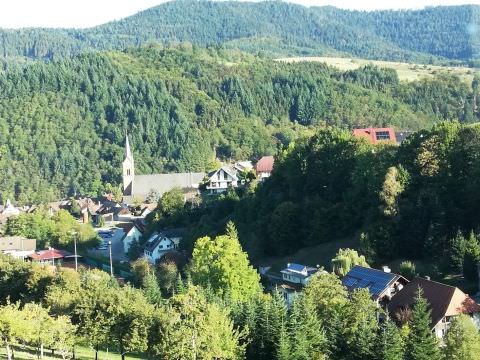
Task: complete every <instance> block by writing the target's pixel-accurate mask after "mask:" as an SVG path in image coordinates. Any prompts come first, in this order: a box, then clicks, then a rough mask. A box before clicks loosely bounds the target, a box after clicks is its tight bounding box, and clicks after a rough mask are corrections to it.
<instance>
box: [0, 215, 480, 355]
mask: <svg viewBox="0 0 480 360" xmlns="http://www.w3.org/2000/svg"><path fill="white" fill-rule="evenodd" d="M133 271H134V272H135V278H134V283H133V285H135V286H133V285H132V284H126V285H119V283H118V282H117V281H116V279H114V278H111V277H110V276H109V275H108V274H107V273H105V272H101V271H98V270H81V271H80V272H76V271H73V270H71V269H65V268H57V269H56V270H55V271H52V269H51V268H49V267H45V266H42V265H38V264H31V263H25V262H22V261H19V260H14V259H13V258H11V257H8V256H5V255H1V256H0V275H1V276H0V302H1V305H0V336H2V342H3V346H4V347H5V348H6V353H7V358H8V359H9V360H11V359H12V358H13V356H14V355H15V352H16V350H17V349H18V345H19V344H20V343H21V344H22V347H25V345H29V346H31V347H33V348H35V349H37V354H38V356H39V358H42V357H43V355H44V349H51V350H53V351H57V353H60V354H61V355H62V357H63V358H64V359H65V358H71V356H72V353H73V351H74V349H75V346H76V345H77V346H78V345H82V346H88V347H90V348H92V349H93V350H94V351H95V352H96V353H97V354H98V351H99V350H101V349H105V348H107V347H108V349H110V350H115V351H117V352H118V353H119V354H120V355H121V357H122V359H125V357H126V355H127V354H131V353H134V354H137V355H140V356H141V357H142V358H149V359H167V360H168V359H178V360H180V359H182V360H183V359H190V358H194V359H195V358H197V359H206V360H213V359H231V360H233V359H247V360H287V359H288V360H292V359H293V360H307V359H331V360H347V359H352V360H357V359H358V360H423V359H426V358H428V359H431V360H443V359H453V358H462V359H478V354H479V352H478V350H479V344H480V342H479V334H478V332H477V330H476V329H475V326H474V324H473V322H472V320H471V319H470V318H469V317H467V316H463V315H462V316H460V317H458V318H456V319H454V320H453V321H452V325H451V328H450V331H449V332H448V333H447V336H446V341H445V345H446V346H445V347H443V348H440V347H439V344H438V342H437V340H436V338H435V336H434V334H433V333H432V332H431V329H430V311H429V309H428V303H427V302H426V301H425V300H424V299H423V297H422V294H421V292H419V294H418V298H417V300H416V303H415V304H414V306H413V308H412V309H411V310H412V311H411V313H410V316H408V317H404V318H403V319H402V321H400V319H397V320H399V321H398V323H396V322H394V319H391V318H389V317H386V316H385V315H386V314H385V313H384V312H383V310H382V309H381V308H379V307H378V306H377V304H376V303H375V302H374V301H373V300H372V299H371V296H370V294H369V292H368V290H366V289H362V290H359V291H356V292H354V293H353V294H350V295H348V294H347V292H346V289H345V288H344V287H343V286H342V283H341V281H340V279H339V278H338V277H337V276H336V275H335V274H333V273H332V274H330V273H327V272H324V271H319V272H318V273H317V274H316V275H315V276H313V278H312V279H311V281H310V282H309V284H308V285H307V287H306V288H305V291H304V293H303V294H299V295H298V296H297V297H296V298H295V300H294V302H293V305H292V307H291V308H290V309H287V307H286V304H285V302H284V300H283V298H282V297H281V296H280V295H279V294H274V295H273V296H271V295H269V294H263V293H262V289H261V285H260V283H259V276H258V274H257V272H256V271H255V270H254V269H253V268H252V267H251V266H250V265H249V262H248V258H247V256H246V254H245V253H244V252H243V251H242V249H241V247H240V244H239V241H238V238H237V235H236V232H235V228H234V227H233V226H232V225H231V224H230V225H228V229H227V234H226V235H222V236H218V237H216V238H214V239H211V238H208V237H205V238H202V239H199V240H198V241H197V242H196V245H195V248H194V251H193V257H192V260H191V263H190V264H189V266H188V267H187V268H186V269H185V270H184V271H183V275H180V273H179V271H178V268H176V267H175V264H174V263H161V264H159V265H158V266H157V267H155V268H153V267H151V266H150V265H149V264H148V262H147V261H146V260H144V259H143V260H139V261H137V262H136V263H134V264H133ZM379 318H382V319H383V321H381V322H379V321H378V319H379ZM96 358H97V355H96Z"/></svg>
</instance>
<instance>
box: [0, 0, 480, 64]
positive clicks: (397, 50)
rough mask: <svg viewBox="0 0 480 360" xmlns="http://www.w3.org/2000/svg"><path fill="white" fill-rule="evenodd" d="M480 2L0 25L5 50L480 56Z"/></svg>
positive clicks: (176, 5)
mask: <svg viewBox="0 0 480 360" xmlns="http://www.w3.org/2000/svg"><path fill="white" fill-rule="evenodd" d="M479 13H480V11H479V7H478V6H449V7H432V8H428V9H424V10H405V11H375V12H359V11H349V10H341V9H336V8H333V7H311V8H307V7H303V6H300V5H295V4H289V3H285V2H280V1H268V2H259V3H248V2H210V1H191V0H179V1H171V2H168V3H165V4H162V5H159V6H157V7H153V8H151V9H148V10H146V11H143V12H140V13H138V14H136V15H133V16H130V17H128V18H126V19H123V20H121V21H114V22H111V23H107V24H104V25H101V26H97V27H94V28H90V29H83V30H74V29H58V30H56V29H21V30H3V31H0V44H1V45H2V46H1V47H0V55H3V57H17V56H24V57H29V58H44V59H53V58H59V57H65V56H71V55H75V54H79V53H81V52H84V51H88V50H95V49H96V50H111V49H125V48H127V47H132V46H138V45H142V44H146V43H152V42H158V43H163V44H170V43H175V42H177V43H178V42H184V41H188V42H191V43H194V44H197V45H203V46H205V45H213V44H217V45H218V44H225V45H226V46H229V47H232V48H237V49H241V50H246V51H249V52H252V53H258V52H261V53H264V54H267V55H274V56H278V55H308V54H314V55H317V56H318V55H321V54H349V55H351V56H356V57H366V58H370V59H387V60H400V61H415V62H424V63H425V62H430V63H431V62H435V61H437V60H438V59H450V60H460V61H463V62H472V63H474V62H475V61H478V60H479V58H478V55H479V50H480V49H479V48H478V32H476V31H474V30H472V29H474V27H475V25H476V24H478V23H479V21H480V19H479V18H480V15H479Z"/></svg>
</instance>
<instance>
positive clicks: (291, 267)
mask: <svg viewBox="0 0 480 360" xmlns="http://www.w3.org/2000/svg"><path fill="white" fill-rule="evenodd" d="M287 270H291V271H296V272H302V271H304V270H305V265H300V264H288V266H287Z"/></svg>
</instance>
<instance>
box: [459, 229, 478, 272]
mask: <svg viewBox="0 0 480 360" xmlns="http://www.w3.org/2000/svg"><path fill="white" fill-rule="evenodd" d="M479 261H480V244H479V243H478V239H477V237H476V236H475V234H474V233H473V231H472V232H470V235H469V236H468V238H467V239H466V242H465V257H464V260H463V276H464V277H465V279H468V280H471V281H476V280H477V279H478V269H477V266H478V263H479Z"/></svg>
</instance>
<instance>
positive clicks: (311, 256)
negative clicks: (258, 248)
mask: <svg viewBox="0 0 480 360" xmlns="http://www.w3.org/2000/svg"><path fill="white" fill-rule="evenodd" d="M357 247H358V243H357V242H356V241H355V240H354V239H351V238H349V239H341V240H336V241H331V242H328V243H323V244H319V245H315V246H309V247H305V248H302V249H300V250H298V251H297V252H296V253H294V254H291V255H286V256H278V257H267V258H262V259H260V260H259V261H258V262H257V263H258V265H259V266H271V267H272V270H278V271H279V270H281V269H282V268H284V267H285V266H286V265H287V263H298V264H303V265H309V266H316V265H320V266H323V267H324V268H325V269H326V270H328V271H330V268H331V265H330V261H331V260H332V259H333V258H334V257H335V254H336V253H337V251H338V249H340V248H351V249H355V248H357Z"/></svg>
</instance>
